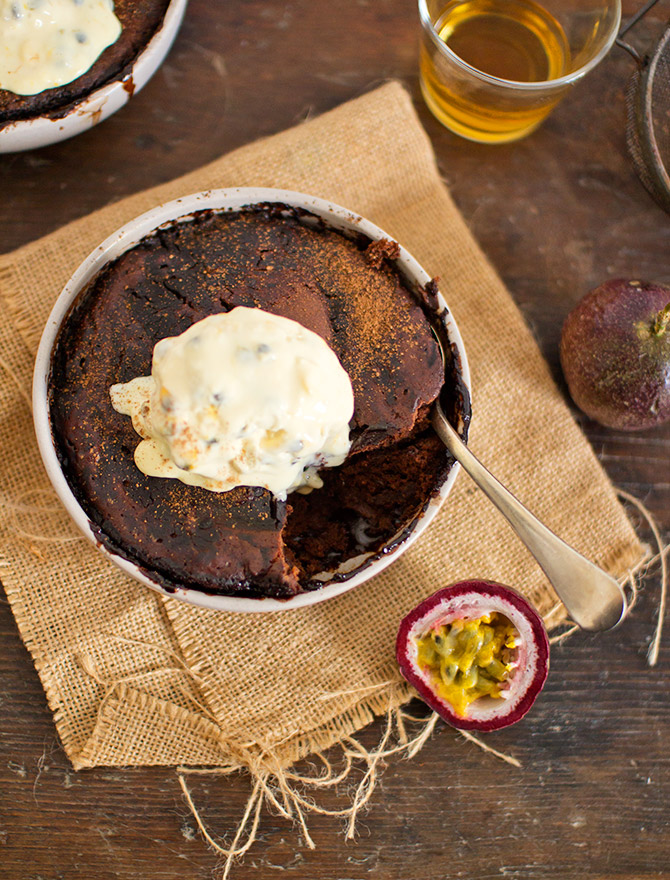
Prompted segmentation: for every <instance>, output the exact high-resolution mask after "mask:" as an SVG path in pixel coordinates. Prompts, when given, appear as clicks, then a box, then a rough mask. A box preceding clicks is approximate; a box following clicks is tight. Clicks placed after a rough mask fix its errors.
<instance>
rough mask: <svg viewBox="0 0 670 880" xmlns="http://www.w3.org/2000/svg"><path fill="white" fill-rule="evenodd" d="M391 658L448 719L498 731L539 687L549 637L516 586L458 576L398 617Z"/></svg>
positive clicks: (530, 701) (545, 669)
mask: <svg viewBox="0 0 670 880" xmlns="http://www.w3.org/2000/svg"><path fill="white" fill-rule="evenodd" d="M396 657H397V660H398V665H399V666H400V671H401V673H402V674H403V676H404V677H405V678H406V679H407V681H408V682H409V683H410V684H411V685H413V687H414V688H415V689H416V690H417V691H418V693H419V696H420V697H421V699H422V700H424V702H426V703H427V704H428V705H429V706H430V708H431V709H433V710H434V711H435V712H437V714H438V715H440V716H441V717H442V718H443V719H444V720H445V721H446V722H447V723H448V724H451V725H453V726H454V727H459V728H461V729H463V730H482V731H487V730H499V729H500V728H501V727H507V726H508V725H510V724H514V723H515V722H517V721H519V720H520V719H521V718H523V716H524V715H525V714H526V712H527V711H528V710H529V709H530V707H531V706H532V705H533V703H534V702H535V698H536V697H537V695H538V694H539V693H540V691H541V690H542V687H543V685H544V682H545V681H546V678H547V673H548V671H549V639H548V638H547V631H546V629H545V627H544V623H543V622H542V618H541V617H540V615H539V614H538V613H537V611H536V610H535V609H534V608H533V606H532V605H531V604H530V603H529V602H528V601H527V600H526V599H525V598H524V597H523V596H521V595H520V594H519V593H517V592H516V590H513V589H512V588H511V587H506V586H503V585H502V584H497V583H494V582H493V581H461V582H460V583H457V584H452V585H451V586H449V587H444V588H443V589H441V590H438V591H437V593H434V594H433V595H432V596H430V597H429V598H428V599H425V600H424V601H423V602H421V603H420V604H419V605H417V606H416V608H414V610H413V611H410V613H409V614H408V615H407V616H406V617H405V618H404V619H403V621H402V623H401V624H400V629H399V630H398V638H397V641H396Z"/></svg>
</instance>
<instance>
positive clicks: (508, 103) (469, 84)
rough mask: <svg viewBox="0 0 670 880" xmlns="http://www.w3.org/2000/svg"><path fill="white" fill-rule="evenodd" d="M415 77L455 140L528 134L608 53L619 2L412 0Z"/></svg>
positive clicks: (489, 140) (514, 137)
mask: <svg viewBox="0 0 670 880" xmlns="http://www.w3.org/2000/svg"><path fill="white" fill-rule="evenodd" d="M419 16H420V19H421V50H420V51H421V58H420V80H421V90H422V92H423V97H424V99H425V101H426V104H427V105H428V107H429V109H430V110H431V111H432V113H433V114H434V115H435V117H436V118H437V119H438V120H439V121H440V122H441V123H442V124H443V125H445V126H446V127H447V128H449V129H451V131H453V132H455V133H456V134H459V135H461V136H462V137H465V138H468V139H470V140H473V141H479V142H481V143H490V144H493V143H505V142H507V141H514V140H517V139H519V138H522V137H525V136H526V135H527V134H530V132H532V131H533V130H534V129H536V128H537V126H538V125H540V123H541V122H542V121H543V120H544V119H545V118H546V117H547V115H548V114H549V113H550V112H551V110H552V109H553V108H554V107H555V106H556V104H557V103H558V102H559V101H560V99H561V98H562V97H563V96H564V95H565V93H566V92H567V91H568V89H569V88H570V87H571V86H572V85H573V84H574V83H575V82H577V81H578V80H579V79H581V78H582V77H583V76H584V75H585V74H586V73H588V72H589V70H591V69H592V68H593V67H595V66H596V64H598V62H599V61H600V60H601V59H602V58H604V57H605V55H606V54H607V52H608V51H609V50H610V48H611V46H612V44H613V42H614V40H615V38H616V35H617V32H618V30H619V23H620V20H621V0H542V5H540V3H539V2H536V0H419Z"/></svg>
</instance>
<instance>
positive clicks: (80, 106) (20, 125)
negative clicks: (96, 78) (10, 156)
mask: <svg viewBox="0 0 670 880" xmlns="http://www.w3.org/2000/svg"><path fill="white" fill-rule="evenodd" d="M187 3H188V0H170V3H169V4H168V7H167V9H166V10H165V15H164V16H163V21H162V23H161V25H160V27H159V28H158V29H157V30H156V32H155V33H154V34H153V36H152V37H151V39H150V40H149V42H148V43H147V44H146V46H145V47H144V48H143V49H142V51H141V52H139V53H138V55H137V57H136V58H135V60H134V61H133V64H132V67H131V68H130V71H129V72H128V73H127V74H126V75H125V76H124V77H123V79H115V80H114V81H113V82H109V83H106V84H105V85H102V86H100V88H98V89H96V90H95V91H93V92H91V93H90V94H89V95H86V96H85V97H84V98H82V99H81V100H80V101H77V102H76V103H75V104H74V105H73V106H72V108H71V109H70V110H68V112H67V113H66V114H65V115H64V116H59V117H57V118H51V117H49V116H35V117H34V118H30V119H17V120H16V121H15V122H10V123H7V124H6V125H4V126H3V127H2V128H0V153H18V152H21V151H22V150H34V149H39V148H40V147H46V146H49V145H50V144H55V143H58V142H59V141H64V140H67V139H68V138H71V137H74V136H75V135H78V134H81V133H82V132H84V131H88V130H89V129H91V128H93V127H94V126H96V125H98V123H100V122H102V121H103V120H105V119H107V118H108V117H110V116H111V115H112V114H113V113H116V111H117V110H120V109H121V107H123V106H124V105H125V104H127V103H128V101H129V100H130V99H131V97H132V96H133V95H135V94H137V92H139V91H140V90H141V89H142V88H143V87H144V86H145V85H146V84H147V83H148V82H149V80H150V79H151V77H152V76H153V75H154V73H156V71H157V70H158V68H159V67H160V66H161V64H162V63H163V60H164V59H165V56H166V55H167V54H168V52H169V51H170V47H171V46H172V43H173V41H174V38H175V37H176V36H177V32H178V31H179V28H180V26H181V23H182V19H183V18H184V12H185V11H186V4H187ZM130 81H132V84H133V87H132V89H131V90H128V89H127V87H126V86H127V83H128V82H130Z"/></svg>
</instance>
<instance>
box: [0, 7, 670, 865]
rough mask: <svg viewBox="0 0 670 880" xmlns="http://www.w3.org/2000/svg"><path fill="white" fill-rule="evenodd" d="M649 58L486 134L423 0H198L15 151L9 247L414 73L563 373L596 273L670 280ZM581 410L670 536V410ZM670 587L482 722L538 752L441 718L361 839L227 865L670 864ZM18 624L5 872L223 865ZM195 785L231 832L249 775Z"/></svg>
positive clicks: (168, 791) (1, 690)
mask: <svg viewBox="0 0 670 880" xmlns="http://www.w3.org/2000/svg"><path fill="white" fill-rule="evenodd" d="M634 8H635V6H631V7H630V8H628V9H627V10H625V11H626V12H627V13H628V14H630V13H631V11H632V10H633V9H634ZM655 14H656V16H657V17H656V18H655V19H653V20H650V21H648V22H645V23H643V25H642V26H641V27H640V28H639V29H638V30H637V31H636V37H635V39H636V41H637V42H638V43H639V44H640V45H642V46H644V45H645V44H648V43H649V41H651V40H652V38H653V36H654V34H660V29H661V27H662V18H661V16H662V15H663V11H661V12H658V13H655ZM632 68H633V62H632V61H631V59H630V58H629V57H628V56H627V55H626V54H625V53H623V52H622V51H621V50H618V49H615V50H614V51H613V52H612V53H611V55H610V56H609V57H608V58H607V59H606V60H605V61H604V62H603V63H602V64H601V66H600V67H599V68H598V69H597V70H596V71H595V72H593V73H592V74H591V75H590V76H588V77H587V78H586V80H585V81H583V82H582V83H580V84H579V85H578V86H577V87H576V88H575V90H574V91H573V92H572V93H571V94H570V96H569V97H568V98H567V99H566V100H565V101H564V102H563V104H562V105H561V106H560V107H559V108H558V109H557V110H556V111H555V112H554V114H553V116H552V117H551V118H550V119H549V120H548V122H547V123H545V125H544V126H543V127H542V128H541V129H540V130H539V131H537V132H536V133H535V134H533V135H532V136H531V137H530V138H528V139H527V140H525V141H522V142H520V143H517V144H513V145H509V146H497V147H487V146H480V145H476V144H472V143H469V142H467V141H464V140H459V139H458V138H456V137H455V136H453V135H452V134H450V133H449V132H448V131H446V130H444V129H443V128H441V127H440V125H439V124H438V123H437V122H436V121H435V120H434V119H433V118H432V117H431V116H430V114H429V113H428V111H427V110H426V109H425V107H424V106H423V105H422V102H421V99H420V97H419V93H418V87H417V14H416V9H415V3H414V0H375V2H373V0H341V2H338V3H333V2H330V0H292V2H290V3H287V2H283V0H231V2H227V3H222V2H219V3H217V2H211V0H191V2H190V4H189V8H188V11H187V16H186V20H185V22H184V25H183V28H182V30H181V32H180V34H179V36H178V38H177V41H176V43H175V46H174V48H173V50H172V52H171V54H170V56H169V57H168V59H167V61H166V63H165V64H164V65H163V67H162V68H161V70H160V71H159V72H158V73H157V74H156V76H155V77H154V79H153V80H152V81H151V82H150V83H149V84H148V86H147V87H146V88H145V89H144V91H143V92H142V93H141V94H138V95H137V96H135V97H134V98H133V100H132V101H131V102H130V104H129V106H128V107H126V108H125V109H124V110H122V111H121V112H119V113H118V114H117V115H115V116H113V117H112V118H111V119H109V120H108V121H107V122H105V123H103V124H102V125H100V126H99V127H97V128H95V129H93V130H92V131H90V132H89V133H87V134H84V135H82V136H80V137H78V138H76V139H75V140H72V141H69V142H65V143H63V144H60V145H56V146H54V147H51V148H46V149H43V150H39V151H35V152H28V153H23V154H16V155H13V156H4V157H1V158H0V250H2V251H9V250H12V249H13V248H15V247H17V246H19V245H21V244H24V243H26V242H28V241H31V240H32V239H35V238H37V237H38V236H40V235H42V234H43V233H46V232H48V231H50V230H52V229H55V228H57V227H58V226H59V225H61V224H62V223H64V222H66V221H68V220H70V219H73V218H75V217H79V216H81V215H83V214H86V213H87V212H89V211H91V210H92V209H94V208H98V207H100V206H102V205H105V204H108V203H109V202H111V201H113V200H115V199H118V198H120V197H121V196H123V195H126V194H128V193H132V192H135V191H137V190H139V189H142V188H144V187H146V186H149V185H153V184H155V183H159V182H161V181H164V180H168V179H169V178H171V177H174V176H176V175H179V174H181V173H183V172H186V171H188V170H191V169H193V168H196V167H197V166H199V165H201V164H202V163H204V162H207V161H209V160H211V159H213V158H215V157H217V156H219V155H221V154H222V153H224V152H226V151H228V150H230V149H231V148H233V147H237V146H239V145H241V144H244V143H247V142H248V141H251V140H253V139H255V138H258V137H260V136H263V135H268V134H271V133H273V132H277V131H280V130H282V129H284V128H286V127H288V126H291V125H294V124H296V123H297V122H299V121H301V120H303V119H305V118H306V117H310V116H313V115H315V114H318V113H321V112H323V111H325V110H328V109H329V108H331V107H334V106H336V105H337V104H339V103H341V102H343V101H346V100H347V99H349V98H352V97H354V96H356V95H360V94H362V93H363V92H365V91H367V90H369V89H370V88H372V87H374V86H375V85H377V84H380V83H381V82H383V81H385V80H387V79H389V78H399V79H401V80H403V81H404V82H405V83H406V84H407V86H408V88H409V89H410V90H411V92H412V94H413V95H414V97H415V101H416V106H417V108H418V111H419V113H420V115H421V119H422V121H423V123H424V125H425V127H426V129H427V131H428V133H429V135H430V137H431V139H432V141H433V144H434V148H435V151H436V154H437V156H438V159H439V163H440V167H441V169H442V171H443V173H444V177H445V178H446V180H447V181H448V183H449V184H450V186H451V190H452V192H453V194H454V197H455V199H456V201H457V203H458V205H459V207H460V208H461V210H462V212H463V215H464V217H465V219H466V221H467V222H468V224H469V226H470V228H471V229H472V231H473V233H474V235H475V236H476V238H477V239H478V240H479V242H480V244H481V245H482V247H483V249H484V251H485V252H486V253H487V254H488V256H489V257H490V259H491V261H492V262H493V264H494V265H495V266H496V268H497V269H498V271H499V273H500V274H501V275H502V277H503V279H504V280H505V282H506V283H507V285H508V287H509V289H510V291H511V293H512V295H513V297H514V299H515V300H516V302H517V303H518V305H519V307H520V308H521V310H522V311H523V313H524V315H525V317H526V320H527V321H528V323H529V324H530V326H531V327H532V329H533V331H534V333H535V335H536V337H537V339H538V341H539V344H540V346H541V348H542V350H543V352H544V354H545V356H546V358H547V359H548V361H549V363H550V364H551V366H552V369H553V371H554V373H555V376H556V378H557V380H558V381H559V382H560V381H561V379H560V371H559V367H558V360H557V344H558V339H559V333H560V328H561V323H562V321H563V319H564V317H565V315H566V314H567V313H568V311H569V310H570V308H571V307H572V306H573V305H574V304H575V303H576V301H577V300H578V299H579V298H580V297H581V296H582V295H583V294H584V293H585V292H586V291H587V290H588V289H589V288H591V287H593V286H595V285H596V284H598V283H600V282H601V281H604V280H605V279H607V278H611V277H617V276H621V277H629V278H648V279H656V280H659V281H666V282H670V216H668V215H666V214H664V213H663V212H662V211H661V210H660V209H659V208H658V207H656V205H655V204H654V202H653V201H652V200H651V199H650V197H649V196H648V195H647V193H646V192H645V190H644V189H643V188H642V186H641V185H640V184H639V182H638V180H637V178H636V177H635V175H634V173H633V171H632V169H631V166H630V163H629V160H628V158H627V155H626V147H625V138H624V128H625V108H624V89H625V86H626V83H627V80H628V78H629V75H630V74H631V72H632ZM582 425H583V428H584V430H585V432H586V434H587V436H588V437H589V439H590V441H591V443H592V444H593V446H594V448H595V450H596V452H597V455H598V457H599V458H600V460H601V461H602V463H603V465H604V467H605V468H606V470H607V472H608V473H609V475H610V477H611V479H612V480H613V481H614V483H615V484H616V485H617V486H619V487H621V488H623V489H625V490H627V491H628V492H631V493H633V494H634V495H636V496H637V497H638V498H640V499H642V500H643V501H644V503H645V504H646V505H647V506H648V508H649V509H650V510H651V511H652V512H653V514H654V515H655V516H656V518H657V520H658V522H659V524H660V526H661V528H662V530H663V533H664V536H665V540H666V541H667V540H668V535H669V533H670V467H669V461H670V425H666V426H665V428H659V429H655V430H651V431H648V432H646V433H643V434H620V433H616V432H613V431H610V430H606V429H603V428H600V427H598V426H597V425H595V424H593V423H591V422H589V421H588V420H586V419H584V420H583V421H582ZM575 503H576V504H578V503H579V499H577V498H576V499H575ZM642 533H643V536H644V538H645V539H647V538H648V537H649V531H648V529H646V528H644V527H642ZM658 589H659V578H658V576H657V575H656V576H652V577H650V578H649V580H648V583H647V587H646V589H645V591H644V593H643V595H642V598H641V600H640V602H639V604H638V605H637V606H636V608H635V610H634V612H633V614H632V617H631V618H630V619H629V620H628V621H627V622H626V623H625V625H624V626H622V627H621V629H620V630H618V631H616V632H615V633H610V634H607V635H602V636H588V635H585V634H578V635H576V636H575V637H573V638H572V639H571V640H569V641H568V642H567V643H565V644H564V645H562V646H559V647H557V648H555V649H554V651H553V656H552V673H551V675H550V678H549V681H548V684H547V686H546V689H545V691H544V693H543V694H542V696H541V698H540V699H539V700H538V702H537V703H536V705H535V707H534V710H533V712H532V713H531V715H530V716H529V717H527V718H526V719H525V720H524V721H523V722H522V723H521V724H520V725H519V726H517V727H516V728H512V729H509V730H507V731H501V732H499V733H497V734H493V735H490V736H489V737H488V738H487V742H488V743H490V744H491V745H493V746H494V747H496V748H499V749H502V750H504V751H506V752H508V753H510V754H512V755H514V756H515V757H516V758H518V759H519V760H520V761H521V763H522V767H521V768H520V769H516V768H514V767H511V766H508V765H507V764H504V763H502V762H500V761H498V760H496V759H495V758H493V757H491V756H489V755H486V754H484V753H483V752H481V751H480V750H479V749H477V748H476V747H475V746H472V745H471V744H469V743H467V742H465V741H464V740H463V739H462V738H461V737H460V735H459V734H458V733H456V732H455V731H453V730H451V729H449V728H446V727H444V726H442V725H440V726H438V728H437V729H436V732H435V733H434V735H433V737H432V738H431V739H430V741H429V742H428V743H427V745H426V746H425V747H424V749H423V751H422V752H421V753H420V754H419V755H418V756H417V757H415V758H414V759H413V760H411V761H390V762H389V766H388V767H387V768H386V770H385V772H384V774H383V776H382V778H381V781H380V783H379V786H378V788H377V790H376V791H375V794H374V796H373V798H372V801H371V806H370V809H369V811H368V812H367V813H366V814H365V815H364V816H363V819H362V822H361V825H360V832H359V835H358V838H357V839H356V841H353V842H345V840H344V836H343V833H342V827H341V825H340V822H339V820H337V819H332V818H325V817H314V818H313V819H312V820H311V823H310V829H311V833H312V836H313V838H314V841H315V843H316V844H317V849H316V850H315V851H311V850H309V849H308V848H307V846H306V845H305V841H304V840H303V839H302V837H301V836H300V834H299V832H298V830H297V829H296V828H292V827H291V826H290V825H289V824H288V823H287V822H286V821H285V820H284V819H281V818H280V817H277V816H273V815H271V814H268V813H265V814H264V815H263V819H262V824H261V828H260V832H259V838H258V841H257V842H256V843H255V845H254V846H253V848H252V849H251V851H250V852H249V853H248V855H247V856H246V858H245V860H244V861H243V862H242V863H241V864H240V865H239V866H237V867H236V869H235V870H234V871H233V875H232V876H233V878H239V880H244V878H261V877H262V878H264V880H266V878H270V877H275V876H277V877H279V876H281V877H287V878H313V880H362V878H367V877H374V878H379V880H409V878H424V877H426V878H428V877H430V878H431V880H452V878H469V880H472V878H477V880H486V878H501V877H504V878H508V880H509V878H514V880H539V878H542V880H548V878H556V880H569V878H586V877H588V878H626V880H643V878H651V877H664V878H670V815H669V810H668V806H669V805H670V772H669V769H670V768H669V760H670V759H669V755H670V751H669V749H670V746H669V743H670V700H669V699H668V681H669V676H668V670H669V669H670V629H669V631H668V635H667V638H666V640H665V642H664V644H663V646H662V649H661V654H660V660H659V663H658V666H657V667H656V668H654V669H650V668H648V666H647V665H646V662H645V652H646V648H647V646H648V643H649V640H650V638H651V636H652V632H653V628H654V622H655V613H656V609H657V603H658ZM0 644H1V652H0V878H2V880H24V878H25V880H111V878H120V880H126V878H138V880H139V878H141V880H172V878H177V877H188V878H193V880H196V878H209V877H212V876H216V874H215V873H214V872H215V870H216V868H217V865H218V864H219V860H218V858H217V856H216V855H215V854H213V853H212V852H210V851H209V850H208V849H207V847H206V845H205V843H204V841H203V839H202V838H201V837H200V835H199V833H198V832H197V830H196V827H195V824H194V821H193V819H192V817H191V816H190V814H189V810H188V808H187V806H186V804H185V802H184V799H183V797H182V794H181V791H180V788H179V785H178V782H177V778H176V775H175V772H174V770H172V769H169V768H162V769H130V770H123V769H118V770H117V769H99V770H90V771H84V772H79V773H75V772H74V771H73V770H72V768H71V767H70V765H69V762H68V760H67V758H66V757H65V754H64V753H63V750H62V749H61V747H60V745H59V741H58V738H57V736H56V732H55V728H54V725H53V721H52V718H51V714H50V712H49V710H48V708H47V706H46V701H45V698H44V694H43V692H42V688H41V686H40V683H39V680H38V678H37V674H36V673H35V670H34V668H33V665H32V663H31V660H30V657H29V655H28V652H27V651H26V649H25V648H24V646H23V645H22V643H21V641H20V639H19V635H18V632H17V629H16V626H15V624H14V621H13V618H12V614H11V612H10V609H9V607H8V605H7V603H6V601H5V600H4V599H3V600H2V604H0ZM413 708H414V709H415V710H416V711H417V712H421V711H422V707H421V704H419V703H418V702H417V703H416V705H414V706H413ZM381 731H382V724H381V722H378V723H375V724H372V725H371V726H370V727H369V728H368V729H367V730H365V731H364V732H363V733H362V734H361V738H362V741H363V742H364V743H365V744H366V745H367V746H368V747H372V746H373V745H374V744H375V743H376V742H377V741H378V739H379V737H380V733H381ZM193 788H194V795H195V797H196V800H197V802H198V803H199V804H200V805H201V807H202V811H203V816H204V818H205V819H206V821H207V823H208V825H209V827H210V828H211V829H212V831H213V832H214V833H216V834H219V835H224V834H229V833H230V831H231V829H233V828H234V826H235V824H236V822H237V820H238V819H239V817H240V814H241V811H242V809H243V806H244V803H245V801H246V797H247V796H248V792H249V784H248V780H247V779H246V778H245V777H244V776H243V775H240V776H239V777H235V778H232V779H226V780H223V779H217V778H206V779H202V780H200V781H197V782H195V783H194V786H193ZM325 804H326V805H327V806H331V807H332V806H334V805H335V804H336V801H335V799H334V796H333V797H330V796H329V797H328V798H326V801H325Z"/></svg>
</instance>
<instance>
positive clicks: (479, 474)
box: [431, 401, 627, 632]
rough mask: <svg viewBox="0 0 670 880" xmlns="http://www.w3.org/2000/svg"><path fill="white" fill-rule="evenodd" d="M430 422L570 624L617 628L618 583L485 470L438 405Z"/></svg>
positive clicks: (622, 608)
mask: <svg viewBox="0 0 670 880" xmlns="http://www.w3.org/2000/svg"><path fill="white" fill-rule="evenodd" d="M431 420H432V424H433V428H434V429H435V432H436V433H437V435H438V437H439V438H440V439H441V440H442V442H443V443H444V445H445V446H446V447H447V449H448V450H449V452H450V453H451V454H452V455H453V457H454V458H455V459H456V461H458V462H459V463H460V464H461V465H462V467H463V469H464V470H465V471H466V473H467V474H468V475H469V476H470V477H471V478H472V479H473V480H474V481H475V483H477V485H478V486H479V488H480V489H482V491H483V492H484V493H485V494H486V496H487V497H488V498H489V500H490V501H492V502H493V503H494V504H495V506H496V507H497V508H498V510H499V511H500V512H501V513H502V514H503V516H504V517H505V518H506V519H507V521H508V522H509V523H510V525H511V526H512V528H513V529H514V531H515V532H516V533H517V535H518V536H519V538H521V540H522V541H523V543H524V544H525V545H526V547H527V548H528V549H529V550H530V552H531V553H532V554H533V556H534V557H535V559H536V560H537V562H538V564H539V566H540V568H541V569H542V570H543V571H544V573H545V574H546V576H547V577H548V578H549V581H550V582H551V585H552V586H553V588H554V590H555V591H556V594H557V595H558V597H559V599H560V600H561V601H562V602H563V604H564V605H565V607H566V609H567V611H568V614H569V615H570V617H571V619H572V620H573V621H574V622H575V623H576V624H577V625H578V626H580V627H581V628H582V629H585V630H590V631H592V632H599V631H603V630H608V629H612V627H614V626H616V625H617V624H618V623H619V622H620V621H621V620H622V618H623V617H624V615H625V613H626V610H627V605H626V597H625V595H624V592H623V590H622V588H621V586H620V584H619V583H618V581H617V580H616V579H615V578H614V577H612V575H610V574H607V572H605V571H603V570H602V569H601V568H598V566H597V565H594V563H593V562H590V561H589V560H588V559H586V557H584V556H582V554H581V553H578V552H577V551H576V550H575V549H574V548H573V547H571V546H570V545H569V544H566V542H565V541H564V540H563V539H562V538H559V537H558V535H556V534H554V532H552V531H551V530H550V529H548V528H547V526H545V525H544V524H543V523H542V522H540V520H539V519H538V518H537V517H536V516H534V514H532V513H531V512H530V511H529V510H528V509H527V508H526V507H524V505H523V504H521V502H520V501H519V500H518V499H517V498H515V496H514V495H512V493H511V492H510V491H509V490H508V489H506V488H505V487H504V486H503V485H502V483H500V482H499V481H498V480H497V479H496V478H495V477H494V476H493V474H491V473H490V472H489V471H488V470H487V469H486V468H485V467H484V465H483V464H482V463H481V462H480V461H479V460H478V459H477V458H476V457H475V455H473V453H472V452H471V451H470V450H469V449H468V447H467V446H466V445H465V443H464V442H463V441H462V440H461V438H460V437H459V435H458V433H457V432H456V431H455V430H454V428H453V427H452V426H451V424H450V423H449V420H448V419H447V417H446V416H445V414H444V411H443V409H442V406H441V405H440V402H439V401H437V402H436V403H435V404H434V407H433V411H432V415H431Z"/></svg>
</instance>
